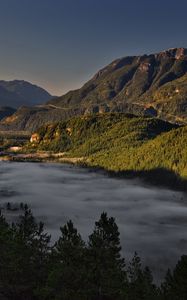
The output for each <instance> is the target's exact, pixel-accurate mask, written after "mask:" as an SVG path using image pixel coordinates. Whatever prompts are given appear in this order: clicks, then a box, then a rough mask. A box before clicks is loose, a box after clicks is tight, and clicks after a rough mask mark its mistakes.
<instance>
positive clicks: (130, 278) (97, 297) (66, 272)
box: [0, 205, 187, 300]
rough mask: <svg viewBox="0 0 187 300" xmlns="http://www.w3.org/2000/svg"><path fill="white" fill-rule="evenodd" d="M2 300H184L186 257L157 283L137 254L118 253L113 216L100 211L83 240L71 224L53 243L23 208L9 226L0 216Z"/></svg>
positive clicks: (64, 228)
mask: <svg viewBox="0 0 187 300" xmlns="http://www.w3.org/2000/svg"><path fill="white" fill-rule="evenodd" d="M0 253H1V255H0V299H1V300H186V299H187V255H183V256H182V257H181V258H179V261H178V263H177V265H176V266H175V268H174V270H169V269H168V271H167V273H166V276H165V278H164V280H163V281H162V283H161V284H156V283H155V280H154V276H153V274H152V272H151V270H150V269H149V267H148V266H146V267H145V266H142V263H141V259H140V257H139V256H138V254H137V253H136V252H135V253H134V257H133V259H132V260H131V261H130V262H128V263H127V262H126V260H125V258H123V257H122V255H121V245H120V233H119V230H118V226H117V224H116V222H115V219H114V218H113V217H109V216H108V215H107V213H106V212H103V213H101V216H100V218H99V220H98V221H96V222H95V225H94V229H93V232H92V233H91V234H90V236H89V237H88V241H87V242H85V241H84V240H83V239H82V237H81V235H80V233H79V232H78V231H77V229H76V228H75V226H74V224H73V222H72V221H71V220H69V221H68V222H67V223H66V224H65V225H63V226H62V227H61V228H60V236H59V238H58V240H57V241H56V242H55V243H52V241H51V237H50V235H49V234H47V233H46V232H45V229H44V224H43V223H41V222H39V221H37V220H36V219H35V217H34V216H33V214H32V211H31V210H30V209H29V208H28V207H27V205H25V206H24V207H23V214H22V215H20V217H19V218H18V219H17V221H16V222H14V223H12V224H10V223H8V222H7V221H6V219H5V217H4V216H3V215H2V214H1V216H0Z"/></svg>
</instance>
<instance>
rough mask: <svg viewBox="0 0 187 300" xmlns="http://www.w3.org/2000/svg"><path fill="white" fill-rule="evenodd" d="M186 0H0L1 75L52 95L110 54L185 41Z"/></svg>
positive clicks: (84, 77) (83, 77)
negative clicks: (34, 86) (38, 86)
mask: <svg viewBox="0 0 187 300" xmlns="http://www.w3.org/2000/svg"><path fill="white" fill-rule="evenodd" d="M186 14H187V1H186V0H177V1H174V0H170V1H169V0H156V1H155V0H0V66H1V67H0V79H5V80H10V79H15V78H16V79H25V80H28V81H31V82H33V83H36V84H38V85H41V86H43V87H44V88H46V89H47V90H48V91H50V92H51V93H53V94H55V95H61V94H63V93H65V92H66V91H68V90H69V89H75V88H78V87H80V86H81V85H82V84H83V83H84V82H85V81H87V80H88V79H89V78H90V77H92V76H93V74H94V73H95V72H96V71H97V70H98V69H100V68H101V67H103V66H104V65H106V64H108V63H110V62H111V61H112V60H114V59H116V58H118V57H122V56H125V55H131V54H143V53H150V52H157V51H160V50H163V49H165V48H170V47H187V34H186V28H187V17H186Z"/></svg>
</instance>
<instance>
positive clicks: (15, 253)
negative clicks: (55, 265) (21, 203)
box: [1, 208, 50, 300]
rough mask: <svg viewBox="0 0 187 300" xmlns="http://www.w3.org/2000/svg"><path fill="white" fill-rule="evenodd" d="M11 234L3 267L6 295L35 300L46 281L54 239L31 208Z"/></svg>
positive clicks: (21, 299) (19, 299)
mask: <svg viewBox="0 0 187 300" xmlns="http://www.w3.org/2000/svg"><path fill="white" fill-rule="evenodd" d="M1 232H2V230H1ZM7 234H8V240H5V239H4V240H3V247H4V248H5V249H6V253H5V252H4V260H5V262H4V264H3V265H2V266H1V272H3V273H2V277H1V279H2V282H3V287H2V289H3V292H4V294H5V295H6V297H7V299H11V300H32V299H35V294H36V293H37V290H38V288H39V287H40V286H41V285H42V283H43V281H44V280H45V274H46V267H47V258H48V250H49V240H50V237H49V236H48V235H47V234H45V233H44V232H43V224H41V223H39V224H37V223H36V221H35V218H34V217H33V215H32V213H31V211H30V210H28V209H27V208H26V209H25V211H24V215H23V216H21V217H20V220H19V222H18V223H17V224H13V225H12V227H10V226H9V227H8V231H7Z"/></svg>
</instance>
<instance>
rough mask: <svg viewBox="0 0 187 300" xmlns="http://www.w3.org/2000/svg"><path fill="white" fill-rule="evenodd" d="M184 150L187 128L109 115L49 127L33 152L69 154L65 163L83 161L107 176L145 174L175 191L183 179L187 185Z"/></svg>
mask: <svg viewBox="0 0 187 300" xmlns="http://www.w3.org/2000/svg"><path fill="white" fill-rule="evenodd" d="M185 145H187V126H178V125H175V124H171V123H169V122H166V121H162V120H159V119H156V118H150V117H134V116H133V115H125V114H122V113H105V114H100V115H99V114H97V115H90V116H81V117H75V118H72V119H69V120H67V121H64V122H59V123H55V124H52V125H45V126H43V127H41V128H40V129H39V130H38V131H37V132H36V133H35V134H34V135H33V136H32V142H31V143H30V146H29V147H31V149H32V150H33V149H35V150H49V151H53V152H65V153H66V157H71V158H72V157H77V158H80V157H81V158H84V161H85V163H86V164H87V165H88V166H92V167H93V166H94V167H102V168H104V169H105V170H109V171H114V172H126V173H127V174H135V175H139V174H143V175H146V174H147V176H148V179H149V180H150V179H154V181H157V182H158V183H167V184H168V183H169V184H171V185H172V186H173V187H174V186H175V185H176V186H177V185H178V184H179V180H178V179H179V178H182V179H184V180H186V179H187V165H186V161H187V151H186V147H185ZM151 174H152V175H151ZM168 178H169V179H168ZM184 186H186V182H185V184H184ZM184 186H183V187H184ZM186 187H187V186H186Z"/></svg>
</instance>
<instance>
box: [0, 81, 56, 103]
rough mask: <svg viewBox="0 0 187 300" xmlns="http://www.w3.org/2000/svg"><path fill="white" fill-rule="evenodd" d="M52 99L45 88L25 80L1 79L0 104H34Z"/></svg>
mask: <svg viewBox="0 0 187 300" xmlns="http://www.w3.org/2000/svg"><path fill="white" fill-rule="evenodd" d="M50 99H52V96H51V95H50V94H49V93H48V92H47V91H45V90H44V89H43V88H41V87H38V86H36V85H33V84H31V83H29V82H27V81H24V80H13V81H4V80H0V106H9V107H14V108H18V107H20V106H22V105H27V106H33V105H37V104H40V103H43V102H46V101H48V100H50Z"/></svg>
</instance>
